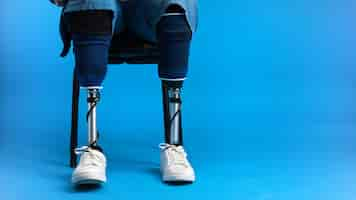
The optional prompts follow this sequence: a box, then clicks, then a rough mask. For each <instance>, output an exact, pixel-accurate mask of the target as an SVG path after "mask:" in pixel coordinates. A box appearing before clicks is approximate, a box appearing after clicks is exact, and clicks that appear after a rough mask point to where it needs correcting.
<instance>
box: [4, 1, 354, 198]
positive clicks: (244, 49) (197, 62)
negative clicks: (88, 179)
mask: <svg viewBox="0 0 356 200" xmlns="http://www.w3.org/2000/svg"><path fill="white" fill-rule="evenodd" d="M14 2H16V1H10V0H6V1H5V2H4V5H3V8H1V9H2V12H1V14H0V17H1V19H0V24H1V25H2V26H5V27H6V28H5V29H0V33H1V36H2V37H1V39H0V44H1V46H2V48H0V58H1V59H0V66H1V76H2V77H1V85H2V88H1V94H2V97H1V98H0V106H1V107H0V108H1V115H0V128H1V134H0V155H1V160H2V163H1V165H0V180H1V183H0V196H1V197H0V199H2V200H15V199H16V200H22V199H53V200H54V199H66V200H69V199H79V198H81V199H83V198H88V199H91V200H94V199H163V198H169V199H172V200H173V199H180V200H182V199H184V200H185V199H187V200H188V199H222V200H237V199H243V200H250V199H251V200H286V199H288V200H294V199H295V200H300V199H303V200H306V199H308V200H309V199H310V200H315V199H325V200H329V199H330V200H336V199H337V200H350V199H354V198H355V196H356V192H355V186H356V182H355V180H356V147H355V143H356V134H355V132H356V115H355V113H356V103H355V102H356V98H355V95H354V94H355V93H356V88H355V87H356V85H355V83H356V78H355V77H356V70H355V69H356V68H355V66H356V58H355V52H356V26H355V25H354V20H352V19H354V18H355V17H356V14H355V13H354V10H355V9H356V5H355V3H354V2H353V1H351V0H345V1H336V0H335V1H321V0H320V1H319V0H316V1H312V2H310V1H306V0H301V1H298V3H292V2H289V3H288V2H285V1H279V0H273V1H269V2H261V1H248V2H242V1H231V2H229V1H227V3H228V4H229V6H226V5H223V4H222V3H218V1H208V0H206V1H204V2H203V1H202V2H201V6H200V25H199V32H198V33H197V34H196V35H195V39H194V43H193V47H192V54H191V60H190V66H191V68H190V72H189V73H190V78H189V79H188V80H187V81H186V83H185V88H184V94H183V101H184V105H183V106H184V107H183V115H184V131H185V146H186V149H187V151H188V153H189V158H190V160H191V161H192V164H193V165H194V167H195V170H196V173H197V182H196V183H194V184H192V185H180V186H172V185H166V184H163V183H162V182H161V181H160V176H159V168H158V167H159V149H158V144H159V143H160V142H162V138H163V125H162V104H161V93H160V92H161V90H160V82H159V80H158V79H157V70H156V67H155V66H153V65H147V66H143V65H121V66H110V69H109V74H108V77H107V79H106V81H105V85H104V90H103V94H102V102H101V104H100V105H99V116H100V118H99V122H98V123H99V127H100V130H101V140H100V142H101V144H102V146H103V147H104V149H105V152H106V155H107V158H108V172H107V173H108V183H107V184H106V185H105V186H104V187H102V188H81V189H75V188H73V187H72V186H71V185H70V175H71V172H72V169H71V168H69V166H68V144H69V129H70V110H71V105H70V103H71V102H70V101H71V99H70V98H71V73H72V66H73V57H72V55H71V56H69V57H68V58H67V59H64V60H63V59H59V58H58V56H57V55H58V53H59V50H60V48H61V43H60V41H59V38H58V37H57V35H58V34H57V31H58V30H57V24H56V20H57V17H58V14H59V10H58V9H56V8H53V7H51V6H50V5H49V4H46V3H44V2H41V3H39V2H37V3H32V2H23V1H18V3H17V4H16V3H15V4H14ZM19 2H21V3H19ZM14 9H15V10H17V11H19V12H20V13H21V17H20V15H17V14H15V13H13V12H12V10H14ZM84 102H85V94H84V93H82V94H81V105H80V116H81V119H80V127H79V129H80V133H81V137H80V143H81V144H85V141H86V138H85V135H86V129H85V125H86V124H85V119H84V115H85V110H86V105H85V103H84Z"/></svg>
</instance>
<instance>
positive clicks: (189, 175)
mask: <svg viewBox="0 0 356 200" xmlns="http://www.w3.org/2000/svg"><path fill="white" fill-rule="evenodd" d="M182 85H183V81H162V91H163V108H164V109H163V111H164V127H165V141H166V142H165V143H163V144H160V145H159V147H160V149H161V155H160V157H161V174H162V180H163V181H165V182H177V183H180V182H194V181H195V173H194V170H193V168H192V166H191V164H190V163H189V161H188V159H187V153H186V152H185V151H184V148H183V146H182V145H183V130H182V113H181V105H182V101H181V94H180V93H181V88H182Z"/></svg>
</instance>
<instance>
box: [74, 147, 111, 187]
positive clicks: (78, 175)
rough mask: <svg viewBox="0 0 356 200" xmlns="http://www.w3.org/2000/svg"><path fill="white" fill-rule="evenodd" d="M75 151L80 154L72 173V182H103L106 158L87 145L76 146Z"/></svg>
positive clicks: (104, 180)
mask: <svg viewBox="0 0 356 200" xmlns="http://www.w3.org/2000/svg"><path fill="white" fill-rule="evenodd" d="M75 152H76V153H77V154H82V155H81V157H80V161H79V164H78V166H77V167H76V168H75V170H74V172H73V174H72V183H73V184H76V185H80V184H100V183H105V182H106V158H105V156H104V154H103V153H101V152H100V151H98V150H95V149H93V148H90V147H87V146H83V147H81V148H77V149H76V150H75Z"/></svg>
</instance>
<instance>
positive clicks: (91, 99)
mask: <svg viewBox="0 0 356 200" xmlns="http://www.w3.org/2000/svg"><path fill="white" fill-rule="evenodd" d="M66 17H67V19H68V23H69V30H70V32H71V35H72V39H73V46H74V47H73V51H74V56H75V71H76V73H77V77H78V80H79V84H80V86H81V88H82V89H85V90H86V91H87V93H88V98H87V103H88V113H87V122H88V146H84V147H82V148H79V149H77V152H78V153H82V156H81V158H80V162H79V164H78V166H77V168H76V169H75V170H74V172H73V175H72V182H73V183H74V184H90V183H103V182H105V181H106V172H105V171H106V158H105V156H104V154H103V150H102V148H101V147H100V146H99V144H98V130H97V124H96V106H97V104H98V103H99V100H100V89H101V87H102V83H103V81H104V79H105V75H106V72H107V64H108V54H109V48H110V42H111V37H112V19H113V12H112V11H109V10H88V11H77V12H69V13H66ZM90 163H96V164H95V165H91V164H90Z"/></svg>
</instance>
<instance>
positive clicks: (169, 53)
mask: <svg viewBox="0 0 356 200" xmlns="http://www.w3.org/2000/svg"><path fill="white" fill-rule="evenodd" d="M128 11H129V12H128V13H129V18H128V23H127V24H128V27H129V29H130V30H131V31H133V32H135V33H136V34H137V35H138V36H140V37H142V38H143V39H145V40H147V41H150V42H154V43H157V44H158V46H159V48H160V52H161V55H160V62H159V65H158V75H159V78H160V79H161V82H162V93H163V108H164V110H163V111H164V112H163V114H164V129H165V131H164V132H165V143H164V144H162V145H160V147H161V149H162V150H161V172H162V179H163V181H167V182H172V181H173V182H182V181H183V182H192V181H194V180H195V174H194V170H193V168H192V167H191V165H190V163H189V161H188V160H187V158H186V153H185V151H184V148H183V128H182V100H181V91H182V87H183V82H184V80H185V78H186V76H187V71H188V57H189V47H190V42H191V38H192V33H194V31H195V30H196V25H197V2H196V0H190V1H185V0H148V1H140V0H130V1H129V8H128ZM169 160H170V161H171V162H168V161H169ZM172 161H173V162H172Z"/></svg>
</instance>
